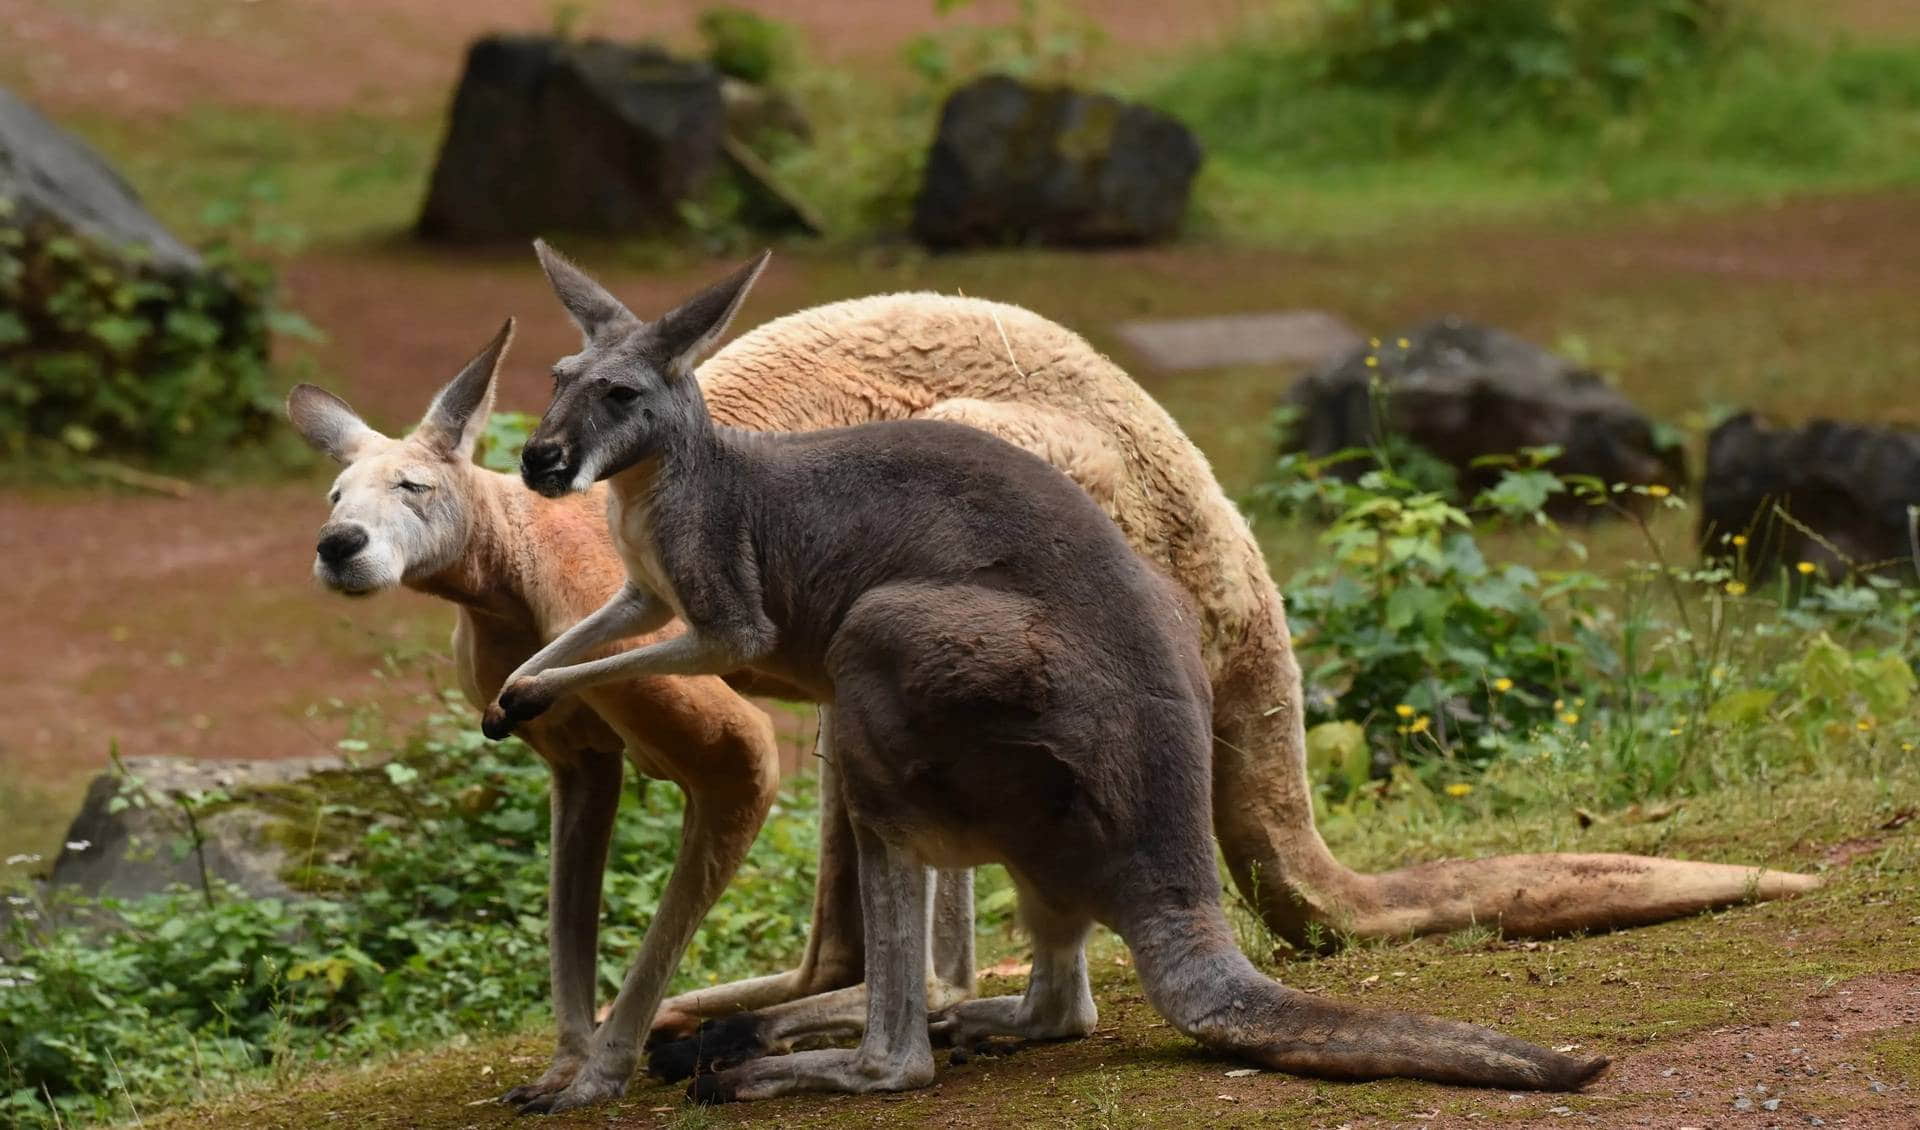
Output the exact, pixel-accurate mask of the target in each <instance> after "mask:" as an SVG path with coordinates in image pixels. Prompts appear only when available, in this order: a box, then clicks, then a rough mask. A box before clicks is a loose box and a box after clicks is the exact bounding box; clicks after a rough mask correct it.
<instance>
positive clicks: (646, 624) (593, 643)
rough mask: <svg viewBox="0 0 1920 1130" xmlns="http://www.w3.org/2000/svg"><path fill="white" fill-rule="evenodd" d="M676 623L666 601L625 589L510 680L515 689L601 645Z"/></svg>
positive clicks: (559, 638)
mask: <svg viewBox="0 0 1920 1130" xmlns="http://www.w3.org/2000/svg"><path fill="white" fill-rule="evenodd" d="M671 619H673V609H671V608H669V607H667V604H666V602H665V601H662V600H659V599H657V598H656V597H654V596H653V595H652V594H651V593H647V592H643V591H641V590H640V589H637V588H635V587H634V586H633V585H632V584H630V583H629V584H626V585H622V586H621V588H620V591H619V592H617V593H615V594H614V595H613V599H611V600H609V601H607V602H606V603H605V604H603V605H601V606H600V607H599V608H597V609H595V610H594V611H593V612H592V613H590V614H589V615H588V616H587V618H586V619H584V620H582V621H580V622H579V623H578V624H575V625H574V626H573V627H571V628H568V629H567V630H566V631H564V632H562V633H560V635H559V636H558V637H557V638H556V639H555V640H554V641H553V642H552V643H550V644H548V645H547V646H545V647H543V648H541V649H540V650H539V651H537V652H534V654H533V657H532V658H531V659H529V660H527V661H526V662H525V663H522V664H521V665H520V666H519V668H518V669H517V670H515V671H514V673H513V674H512V675H509V676H508V677H507V685H509V686H511V685H512V684H513V681H514V680H515V679H520V678H525V677H526V676H528V675H537V674H539V673H540V672H542V671H545V670H547V669H549V668H552V667H557V666H559V665H560V664H562V663H565V662H567V661H568V660H570V659H573V658H574V657H576V656H578V655H580V654H581V653H582V652H586V651H592V650H593V649H594V648H596V647H599V646H600V645H601V644H606V643H612V642H613V641H614V640H618V639H625V638H626V637H628V636H639V635H645V634H646V633H648V632H652V631H657V630H658V629H660V628H661V627H663V626H665V624H666V623H667V621H668V620H671Z"/></svg>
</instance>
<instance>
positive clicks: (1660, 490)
mask: <svg viewBox="0 0 1920 1130" xmlns="http://www.w3.org/2000/svg"><path fill="white" fill-rule="evenodd" d="M1647 493H1648V494H1650V495H1652V496H1653V497H1655V498H1665V497H1667V496H1668V495H1670V494H1672V493H1673V488H1672V487H1670V486H1667V485H1665V484H1664V483H1655V484H1653V485H1652V486H1650V487H1648V488H1647Z"/></svg>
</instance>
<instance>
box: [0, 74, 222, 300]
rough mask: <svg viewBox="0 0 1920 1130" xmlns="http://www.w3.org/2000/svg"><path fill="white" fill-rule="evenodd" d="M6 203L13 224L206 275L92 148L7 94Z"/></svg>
mask: <svg viewBox="0 0 1920 1130" xmlns="http://www.w3.org/2000/svg"><path fill="white" fill-rule="evenodd" d="M0 199H4V200H10V201H12V208H13V215H12V216H11V217H4V216H0V219H5V220H6V222H7V224H8V225H9V226H19V227H23V228H25V227H32V226H34V225H37V224H40V223H47V222H50V223H52V224H53V225H54V226H55V227H57V228H59V229H62V230H65V231H69V232H72V233H74V234H76V235H79V236H81V237H82V238H84V239H86V240H88V241H89V242H91V243H93V244H95V245H96V246H99V247H101V248H103V249H105V250H108V251H112V252H131V253H133V254H134V255H135V256H137V257H139V258H141V259H143V260H144V261H145V262H147V263H150V264H151V265H153V266H154V267H156V268H158V269H160V270H163V271H173V272H192V271H198V270H199V269H200V257H199V256H198V255H197V254H195V253H194V252H193V250H192V249H191V248H189V247H187V245H185V244H184V243H181V242H180V241H179V240H178V239H177V238H175V237H174V235H173V233H171V232H169V231H167V229H166V228H164V227H162V226H161V224H160V221H158V220H156V219H154V218H153V216H152V215H151V214H150V213H149V212H148V211H147V210H146V208H145V207H144V206H143V205H142V204H141V203H140V197H139V195H138V194H137V193H135V192H134V190H133V188H132V187H131V186H129V185H128V184H127V182H126V181H125V180H122V179H121V177H120V174H119V173H117V172H115V171H114V169H113V167H112V166H111V165H109V164H107V162H106V160H105V159H104V158H102V157H101V156H100V154H99V153H97V152H95V151H94V149H93V147H92V146H90V145H88V144H87V143H86V142H84V141H82V140H80V139H79V138H78V137H75V136H74V135H73V134H71V133H68V132H67V131H66V130H63V129H61V128H60V127H59V126H57V125H55V124H53V122H51V121H49V120H48V119H47V118H46V117H44V116H42V115H41V114H40V113H39V112H38V111H36V110H35V109H34V108H33V107H31V106H29V105H27V104H26V103H25V102H22V101H21V100H20V99H19V98H17V97H15V96H14V95H12V94H10V93H8V92H7V91H5V90H0Z"/></svg>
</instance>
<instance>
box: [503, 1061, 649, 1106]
mask: <svg viewBox="0 0 1920 1130" xmlns="http://www.w3.org/2000/svg"><path fill="white" fill-rule="evenodd" d="M632 1075H633V1067H632V1065H631V1064H628V1065H627V1066H626V1067H625V1068H624V1069H622V1068H621V1066H620V1065H618V1064H615V1063H609V1062H606V1061H599V1062H596V1061H594V1060H591V1059H589V1060H587V1061H586V1062H585V1063H584V1064H582V1065H581V1067H580V1069H579V1071H578V1072H576V1073H575V1074H574V1077H573V1078H572V1079H571V1080H570V1081H569V1082H568V1083H567V1084H566V1086H564V1087H560V1088H557V1089H555V1090H551V1091H543V1092H541V1093H539V1094H536V1095H533V1096H531V1097H529V1098H527V1099H524V1100H522V1101H521V1102H519V1103H518V1104H516V1105H518V1106H519V1108H520V1113H521V1114H559V1113H560V1112H561V1111H563V1110H577V1109H579V1108H580V1107H583V1106H593V1105H595V1104H597V1103H605V1102H612V1101H613V1100H615V1099H617V1098H620V1097H621V1096H623V1095H625V1094H626V1093H627V1080H628V1079H629V1078H630V1077H632ZM517 1089H518V1088H516V1090H517ZM512 1093H513V1092H508V1094H509V1095H511V1094H512Z"/></svg>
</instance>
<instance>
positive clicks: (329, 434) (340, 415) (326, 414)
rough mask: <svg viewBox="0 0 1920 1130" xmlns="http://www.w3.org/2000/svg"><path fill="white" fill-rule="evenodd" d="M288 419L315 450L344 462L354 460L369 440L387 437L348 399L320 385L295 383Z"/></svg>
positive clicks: (288, 405) (288, 407)
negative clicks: (349, 403)
mask: <svg viewBox="0 0 1920 1130" xmlns="http://www.w3.org/2000/svg"><path fill="white" fill-rule="evenodd" d="M287 419H288V420H290V421H292V422H293V427H294V430H295V431H298V432H299V433H300V434H301V435H302V436H304V437H306V441H307V442H308V443H310V444H312V445H313V447H314V450H316V451H320V452H323V453H325V454H327V455H331V456H332V457H333V458H334V459H335V460H337V461H339V462H341V463H351V462H353V460H354V457H355V456H356V455H358V454H359V453H360V451H361V450H362V449H363V448H365V447H366V445H367V444H368V443H370V442H372V441H373V440H378V439H385V438H386V437H385V436H382V435H381V434H380V433H379V432H376V431H374V430H373V429H372V428H369V427H368V426H367V425H366V422H365V421H364V420H362V419H360V417H359V415H358V414H357V413H355V412H354V410H353V409H351V408H349V407H347V402H346V401H344V400H342V399H340V398H339V397H337V396H335V395H333V394H332V393H330V392H328V391H327V390H326V389H324V388H321V387H319V386H318V385H295V386H293V391H292V392H289V393H288V394H287Z"/></svg>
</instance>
